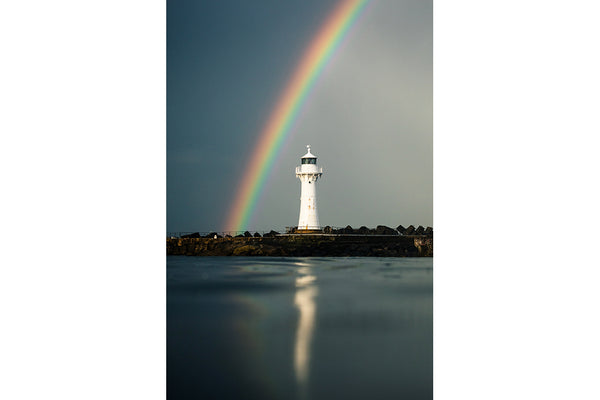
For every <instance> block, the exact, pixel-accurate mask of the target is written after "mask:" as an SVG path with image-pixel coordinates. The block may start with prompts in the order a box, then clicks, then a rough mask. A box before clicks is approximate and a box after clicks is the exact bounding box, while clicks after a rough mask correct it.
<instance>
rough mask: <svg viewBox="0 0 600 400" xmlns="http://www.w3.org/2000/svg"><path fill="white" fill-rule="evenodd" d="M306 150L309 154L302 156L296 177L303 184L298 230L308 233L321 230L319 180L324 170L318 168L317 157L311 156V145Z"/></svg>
mask: <svg viewBox="0 0 600 400" xmlns="http://www.w3.org/2000/svg"><path fill="white" fill-rule="evenodd" d="M306 148H307V149H308V153H306V154H305V155H303V156H302V158H301V161H302V165H300V166H299V167H296V177H297V178H298V179H300V182H301V183H302V188H301V194H300V218H299V219H298V230H299V231H305V232H308V231H318V230H321V226H320V225H319V214H318V213H317V179H319V178H320V177H321V175H323V168H319V167H317V157H316V156H315V155H313V154H311V152H310V145H308V146H306Z"/></svg>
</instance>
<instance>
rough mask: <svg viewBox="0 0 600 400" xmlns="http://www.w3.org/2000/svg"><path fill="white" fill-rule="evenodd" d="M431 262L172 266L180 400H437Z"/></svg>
mask: <svg viewBox="0 0 600 400" xmlns="http://www.w3.org/2000/svg"><path fill="white" fill-rule="evenodd" d="M432 264H433V259H432V258H258V257H256V258H241V257H227V258H225V257H184V256H169V257H167V392H168V398H169V400H175V399H328V400H329V399H431V398H432V397H433V396H432V391H433V361H432V358H433V313H432V304H433V301H432V300H433V299H432V294H433V283H432V282H433V271H432Z"/></svg>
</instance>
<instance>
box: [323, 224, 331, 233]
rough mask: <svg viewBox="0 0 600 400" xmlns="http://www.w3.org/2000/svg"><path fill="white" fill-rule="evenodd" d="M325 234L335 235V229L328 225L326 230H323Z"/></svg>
mask: <svg viewBox="0 0 600 400" xmlns="http://www.w3.org/2000/svg"><path fill="white" fill-rule="evenodd" d="M323 233H333V228H332V227H330V226H329V225H327V226H326V227H325V228H323Z"/></svg>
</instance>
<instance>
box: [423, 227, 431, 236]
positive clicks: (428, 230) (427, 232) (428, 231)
mask: <svg viewBox="0 0 600 400" xmlns="http://www.w3.org/2000/svg"><path fill="white" fill-rule="evenodd" d="M424 234H425V235H427V236H433V228H432V227H430V226H428V227H427V228H425V232H424Z"/></svg>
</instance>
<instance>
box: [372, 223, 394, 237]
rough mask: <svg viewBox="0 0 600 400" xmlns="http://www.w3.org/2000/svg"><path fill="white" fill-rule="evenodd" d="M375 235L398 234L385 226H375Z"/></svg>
mask: <svg viewBox="0 0 600 400" xmlns="http://www.w3.org/2000/svg"><path fill="white" fill-rule="evenodd" d="M375 233H376V234H377V235H397V234H398V232H396V230H395V229H392V228H390V227H389V226H385V225H377V228H375Z"/></svg>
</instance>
